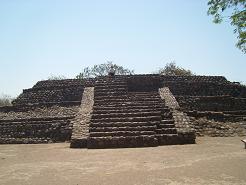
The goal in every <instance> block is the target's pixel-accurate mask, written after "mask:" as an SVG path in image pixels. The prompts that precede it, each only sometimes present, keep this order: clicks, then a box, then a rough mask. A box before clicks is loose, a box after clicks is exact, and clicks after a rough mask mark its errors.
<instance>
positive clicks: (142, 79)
mask: <svg viewBox="0 0 246 185" xmlns="http://www.w3.org/2000/svg"><path fill="white" fill-rule="evenodd" d="M127 86H128V90H129V91H135V92H141V91H142V92H149V91H158V89H159V87H160V76H159V75H131V76H128V77H127Z"/></svg>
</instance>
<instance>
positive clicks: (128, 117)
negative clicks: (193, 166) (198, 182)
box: [0, 75, 246, 148]
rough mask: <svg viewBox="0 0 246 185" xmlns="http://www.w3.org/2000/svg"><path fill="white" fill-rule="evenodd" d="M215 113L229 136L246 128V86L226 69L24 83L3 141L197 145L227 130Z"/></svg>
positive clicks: (4, 125) (7, 112) (0, 122)
mask: <svg viewBox="0 0 246 185" xmlns="http://www.w3.org/2000/svg"><path fill="white" fill-rule="evenodd" d="M201 118H202V119H203V120H202V121H201V123H200V122H199V120H200V119H201ZM209 120H213V121H220V123H218V125H219V127H223V126H221V125H223V122H225V123H226V124H225V125H226V127H225V128H226V129H227V128H228V129H227V130H228V131H227V135H226V136H228V135H236V134H237V131H238V133H239V131H240V134H243V133H246V131H245V132H244V130H245V128H246V87H245V86H242V85H240V84H238V83H232V82H229V81H227V80H226V79H225V78H224V77H221V76H189V77H187V76H160V75H128V76H127V75H126V76H117V75H116V76H113V77H112V76H102V77H97V78H93V79H84V80H82V81H81V80H77V79H67V80H48V81H40V82H38V83H37V84H35V85H34V86H33V87H32V88H30V89H25V90H23V93H22V94H20V96H19V97H17V99H15V100H14V101H13V106H7V107H0V144H11V143H49V142H65V141H66V142H70V143H71V145H70V147H71V148H118V147H154V146H159V145H170V144H193V143H195V137H196V133H198V135H201V134H202V133H201V132H205V133H206V134H210V135H211V136H224V135H223V132H224V131H225V129H219V128H217V126H215V125H216V122H213V124H209ZM229 122H233V129H230V128H231V127H230V123H229ZM234 123H235V124H234ZM202 127H206V128H205V129H203V128H202ZM223 128H224V127H223Z"/></svg>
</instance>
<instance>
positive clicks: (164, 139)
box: [155, 134, 180, 145]
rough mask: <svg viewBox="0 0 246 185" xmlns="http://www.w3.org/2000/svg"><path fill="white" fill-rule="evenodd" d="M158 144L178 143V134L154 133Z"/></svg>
mask: <svg viewBox="0 0 246 185" xmlns="http://www.w3.org/2000/svg"><path fill="white" fill-rule="evenodd" d="M155 136H156V138H157V139H158V143H159V145H177V144H180V140H179V137H178V134H156V135H155Z"/></svg>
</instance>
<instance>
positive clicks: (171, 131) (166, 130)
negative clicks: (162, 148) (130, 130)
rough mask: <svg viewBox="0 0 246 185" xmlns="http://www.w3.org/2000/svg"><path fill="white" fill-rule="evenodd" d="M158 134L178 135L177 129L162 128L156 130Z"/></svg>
mask: <svg viewBox="0 0 246 185" xmlns="http://www.w3.org/2000/svg"><path fill="white" fill-rule="evenodd" d="M156 133H157V134H177V130H176V128H161V129H156Z"/></svg>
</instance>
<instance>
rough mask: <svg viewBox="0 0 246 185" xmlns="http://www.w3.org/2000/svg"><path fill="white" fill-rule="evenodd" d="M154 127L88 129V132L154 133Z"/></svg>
mask: <svg viewBox="0 0 246 185" xmlns="http://www.w3.org/2000/svg"><path fill="white" fill-rule="evenodd" d="M156 128H157V127H156V125H154V126H136V127H129V126H128V127H90V129H89V130H90V132H115V131H155V130H156Z"/></svg>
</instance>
